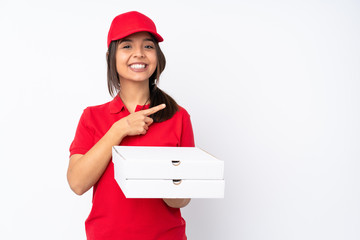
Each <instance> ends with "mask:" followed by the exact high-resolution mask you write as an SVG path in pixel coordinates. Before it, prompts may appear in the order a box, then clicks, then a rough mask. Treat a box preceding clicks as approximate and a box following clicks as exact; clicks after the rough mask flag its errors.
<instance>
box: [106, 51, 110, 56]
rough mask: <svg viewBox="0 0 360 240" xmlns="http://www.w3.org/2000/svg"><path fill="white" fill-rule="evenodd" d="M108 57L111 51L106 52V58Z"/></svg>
mask: <svg viewBox="0 0 360 240" xmlns="http://www.w3.org/2000/svg"><path fill="white" fill-rule="evenodd" d="M108 57H109V50H108V51H106V58H108Z"/></svg>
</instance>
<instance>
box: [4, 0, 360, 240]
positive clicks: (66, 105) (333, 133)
mask: <svg viewBox="0 0 360 240" xmlns="http://www.w3.org/2000/svg"><path fill="white" fill-rule="evenodd" d="M50 2H51V1H36V0H35V1H25V0H22V1H10V0H9V1H6V0H1V2H0V32H1V35H0V43H1V44H0V64H1V71H0V79H1V82H0V103H1V113H0V114H1V119H0V133H1V138H0V141H1V142H0V149H1V150H0V153H1V155H0V156H1V167H0V184H1V192H0V194H1V198H0V239H85V231H84V221H85V218H86V217H87V215H88V214H89V212H90V207H91V191H89V192H87V193H86V194H84V195H83V196H81V197H79V196H76V195H75V194H74V193H73V192H72V191H71V190H70V188H69V187H68V185H67V181H66V170H67V164H68V154H69V152H68V148H69V145H70V143H71V141H72V139H73V136H74V133H75V128H76V125H77V122H78V119H79V117H80V115H81V113H82V110H83V109H84V108H85V107H86V106H90V105H97V104H102V103H105V102H107V101H109V100H110V99H111V98H110V96H109V94H108V93H107V87H106V62H105V52H106V37H107V31H108V28H109V26H110V23H111V20H112V19H113V17H115V16H116V15H117V14H119V13H122V12H125V11H130V10H137V11H140V12H143V13H144V14H146V15H148V16H149V17H150V18H152V19H153V20H154V21H155V23H156V24H157V27H158V31H159V32H160V34H161V35H162V36H163V37H164V38H165V41H164V42H163V43H161V46H162V49H163V51H164V53H165V55H166V57H167V67H166V69H165V72H164V74H163V76H162V79H161V84H160V87H162V88H163V89H164V90H165V91H167V92H169V93H170V94H171V95H172V96H173V97H174V98H175V99H176V100H177V101H178V103H180V105H182V106H183V107H185V108H186V109H187V110H188V112H189V113H190V114H191V117H192V122H193V128H194V132H195V140H196V145H197V146H199V147H202V148H204V149H206V150H208V151H209V152H211V153H212V154H214V155H215V156H217V157H218V158H220V159H223V160H224V161H225V179H226V191H225V199H217V200H215V199H210V200H209V199H193V200H192V202H191V204H190V205H189V206H188V207H186V208H184V209H183V216H184V218H185V220H186V221H187V234H188V237H189V239H195V240H197V239H207V240H212V239H213V240H215V239H216V240H218V239H244V240H264V239H271V240H272V239H273V240H288V239H301V240H302V239H327V240H330V239H347V240H352V239H354V240H355V239H360V227H359V226H360V207H359V204H360V187H359V182H360V174H359V170H360V163H359V159H360V147H359V144H360V137H359V136H360V128H359V122H360V99H359V98H360V97H359V96H360V94H359V92H360V82H359V80H360V70H359V67H360V44H359V42H360V14H359V13H360V3H359V2H358V1H350V0H349V1H344V0H334V1H326V0H323V1H320V0H305V1H300V0H299V1H265V0H252V1H251V0H247V1H235V0H234V1H230V0H228V1H226V0H223V1H187V0H186V1H185V0H182V1H177V2H175V1H174V2H173V1H142V0H137V1H119V0H118V1H102V2H100V1H85V0H83V1H54V2H51V3H50Z"/></svg>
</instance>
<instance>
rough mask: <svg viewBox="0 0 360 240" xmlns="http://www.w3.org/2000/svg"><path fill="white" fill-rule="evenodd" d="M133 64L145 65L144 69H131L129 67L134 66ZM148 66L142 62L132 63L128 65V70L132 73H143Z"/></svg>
mask: <svg viewBox="0 0 360 240" xmlns="http://www.w3.org/2000/svg"><path fill="white" fill-rule="evenodd" d="M134 64H141V65H145V67H144V68H132V67H131V65H134ZM148 66H149V65H148V64H146V63H144V62H133V63H131V64H129V68H130V70H131V71H133V72H145V71H146V70H147V68H148Z"/></svg>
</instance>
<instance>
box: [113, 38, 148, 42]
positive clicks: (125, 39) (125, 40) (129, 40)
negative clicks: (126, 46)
mask: <svg viewBox="0 0 360 240" xmlns="http://www.w3.org/2000/svg"><path fill="white" fill-rule="evenodd" d="M145 41H150V42H154V40H153V39H151V38H145V39H144V42H145ZM123 42H132V40H131V39H128V38H124V39H121V40H120V42H119V43H123Z"/></svg>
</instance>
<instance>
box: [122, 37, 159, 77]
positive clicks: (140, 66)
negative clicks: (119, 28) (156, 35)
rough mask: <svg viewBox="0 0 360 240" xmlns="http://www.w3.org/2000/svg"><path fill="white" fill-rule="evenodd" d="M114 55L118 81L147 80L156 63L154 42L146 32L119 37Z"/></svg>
mask: <svg viewBox="0 0 360 240" xmlns="http://www.w3.org/2000/svg"><path fill="white" fill-rule="evenodd" d="M115 57H116V70H117V72H118V74H119V78H120V82H122V81H135V82H142V81H148V80H149V77H150V76H151V75H152V74H153V73H154V71H155V69H156V65H157V55H156V49H155V44H154V42H153V39H152V37H151V35H150V34H149V33H147V32H138V33H134V34H131V35H129V36H127V37H125V38H123V39H121V40H120V42H119V44H118V46H117V51H116V55H115Z"/></svg>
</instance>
